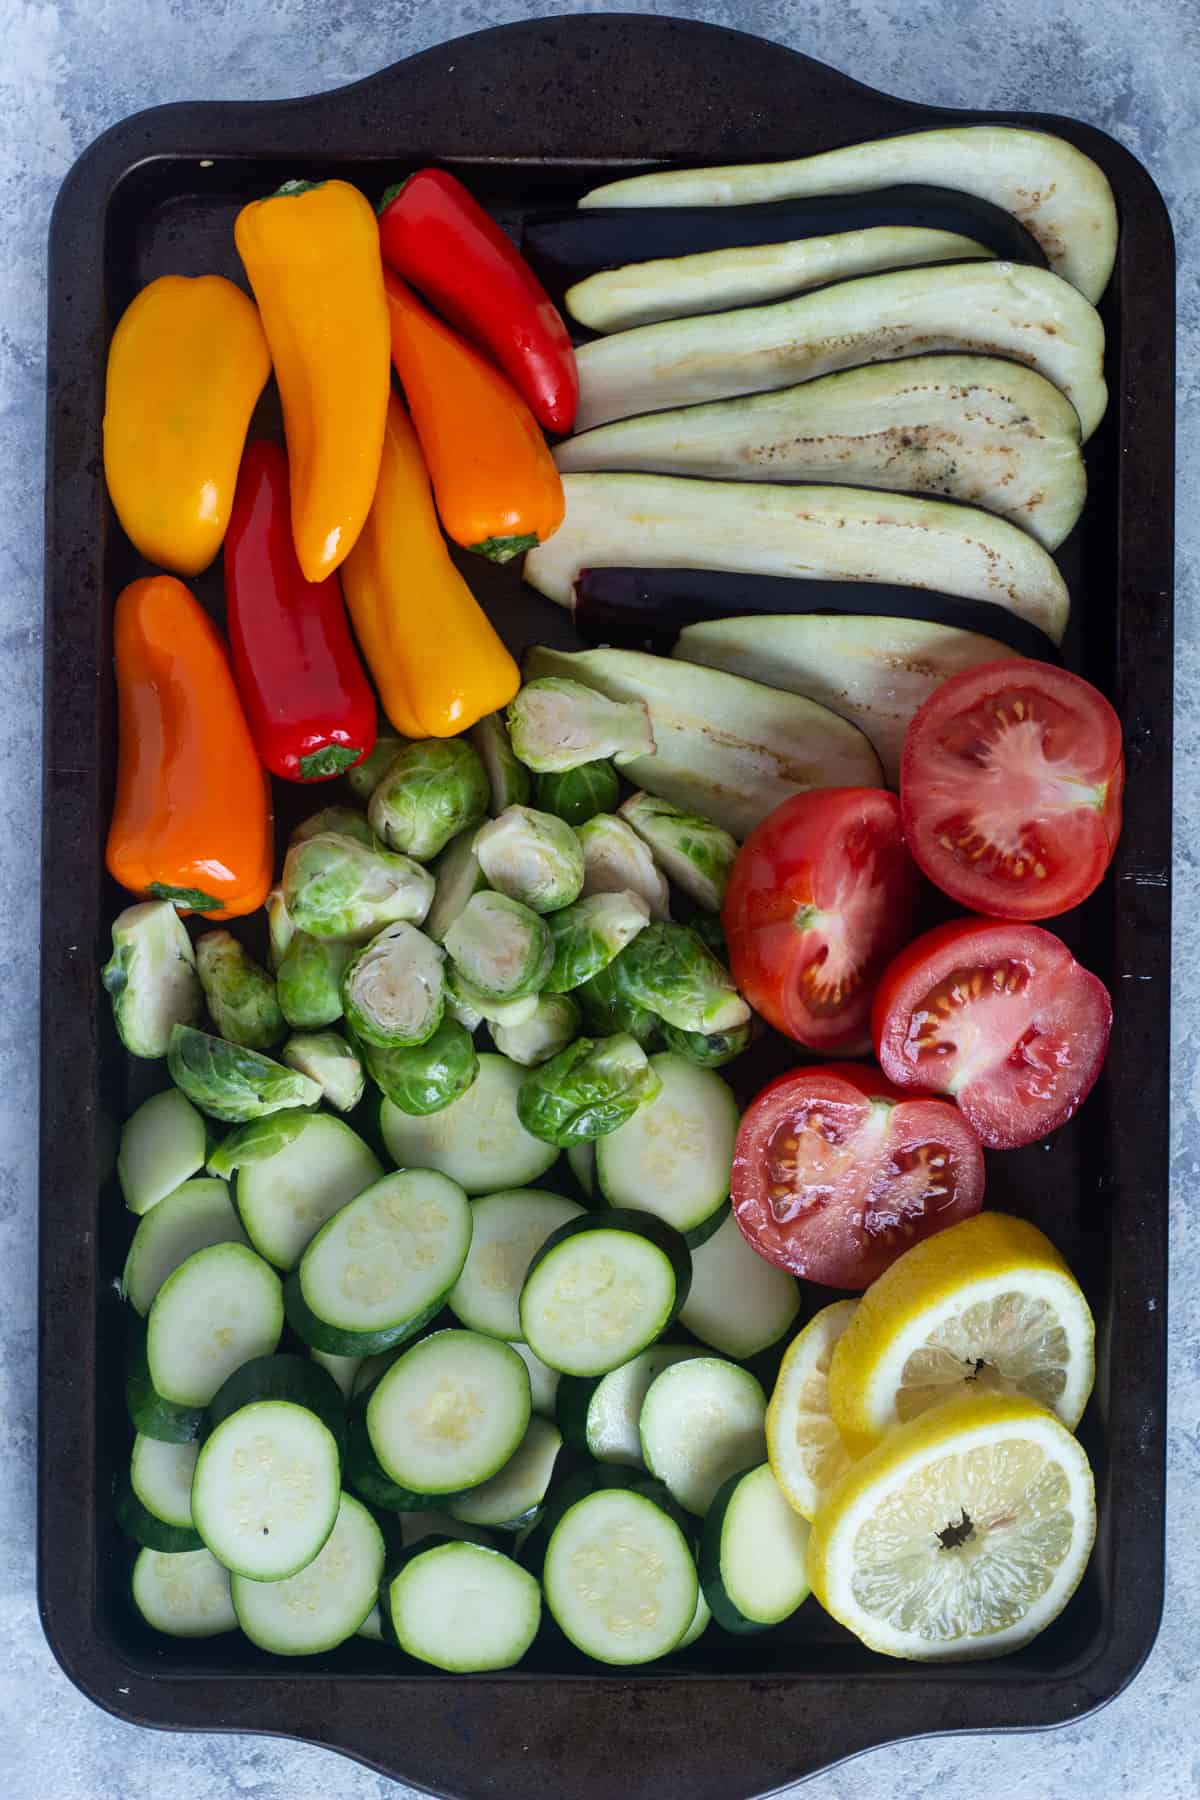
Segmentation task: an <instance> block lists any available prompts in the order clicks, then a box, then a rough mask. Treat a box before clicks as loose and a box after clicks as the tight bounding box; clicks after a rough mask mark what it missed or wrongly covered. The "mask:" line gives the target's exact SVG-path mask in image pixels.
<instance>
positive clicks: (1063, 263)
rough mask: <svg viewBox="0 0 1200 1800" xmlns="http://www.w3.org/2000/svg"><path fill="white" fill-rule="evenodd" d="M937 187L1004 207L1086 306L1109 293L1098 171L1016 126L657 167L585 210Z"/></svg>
mask: <svg viewBox="0 0 1200 1800" xmlns="http://www.w3.org/2000/svg"><path fill="white" fill-rule="evenodd" d="M898 181H905V182H939V183H945V184H946V185H948V186H951V187H953V188H955V189H957V190H959V191H960V192H961V193H963V194H970V195H973V196H974V197H976V198H978V199H981V200H987V201H989V202H990V203H991V204H992V205H994V206H1000V207H1003V209H1004V210H1005V211H1006V212H1008V213H1010V214H1011V215H1012V216H1013V218H1015V219H1017V220H1019V221H1020V223H1021V224H1022V225H1024V226H1025V227H1026V229H1027V230H1028V231H1030V232H1031V233H1032V235H1033V236H1034V237H1035V238H1036V239H1037V241H1038V243H1039V244H1041V246H1042V248H1043V250H1044V251H1045V254H1046V258H1047V261H1048V262H1049V265H1050V267H1051V268H1052V269H1053V270H1054V271H1055V272H1056V273H1057V274H1059V275H1061V276H1062V277H1063V278H1064V279H1065V280H1067V281H1069V282H1070V283H1071V285H1072V286H1073V287H1077V288H1078V289H1079V291H1080V293H1081V294H1084V295H1085V296H1086V297H1087V299H1089V300H1092V301H1095V300H1098V299H1099V298H1100V296H1101V294H1102V293H1103V292H1104V290H1105V288H1106V287H1107V286H1108V281H1109V277H1110V276H1111V274H1112V269H1113V263H1114V261H1115V260H1116V254H1117V207H1116V202H1115V200H1114V199H1113V193H1112V189H1111V187H1110V186H1109V184H1108V178H1107V176H1106V175H1105V173H1104V171H1103V169H1101V168H1099V167H1098V165H1097V164H1096V163H1094V162H1093V161H1092V159H1091V158H1090V157H1089V156H1085V155H1084V154H1083V152H1082V151H1081V150H1077V149H1076V148H1075V146H1074V145H1073V144H1069V143H1067V142H1066V140H1065V139H1064V138H1060V137H1055V136H1054V135H1053V134H1052V133H1050V132H1046V131H1031V130H1028V129H1026V128H1025V127H1023V126H1013V125H945V126H936V127H934V128H933V129H932V130H927V131H909V132H900V133H897V134H896V135H895V136H894V137H889V138H873V139H871V140H870V141H869V142H867V143H862V144H847V145H845V146H844V147H843V148H842V149H840V150H826V151H823V152H822V153H821V154H819V155H817V156H803V157H798V158H795V159H793V160H792V161H788V162H773V163H740V164H731V165H728V166H726V167H722V168H709V169H661V170H652V171H651V173H650V174H648V175H634V176H632V177H629V178H626V179H625V180H622V181H610V182H606V183H605V184H604V186H603V187H598V188H593V189H592V190H591V192H590V193H588V194H585V195H584V197H583V199H582V200H581V201H580V202H579V204H580V207H581V208H582V209H587V210H591V209H593V208H604V209H607V208H609V207H669V206H678V207H693V206H742V205H747V204H749V205H755V204H762V203H765V202H771V201H791V200H798V199H802V198H808V197H810V196H812V195H817V194H823V195H831V196H832V195H845V194H856V195H862V194H864V193H866V192H870V191H872V190H877V189H880V188H890V187H893V186H894V185H895V184H896V183H897V182H898Z"/></svg>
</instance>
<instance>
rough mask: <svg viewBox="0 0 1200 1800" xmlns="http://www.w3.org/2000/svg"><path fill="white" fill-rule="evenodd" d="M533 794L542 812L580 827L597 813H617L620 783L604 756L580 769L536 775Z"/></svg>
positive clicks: (615, 772) (582, 765)
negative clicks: (552, 814)
mask: <svg viewBox="0 0 1200 1800" xmlns="http://www.w3.org/2000/svg"><path fill="white" fill-rule="evenodd" d="M533 794H534V799H535V800H536V801H537V803H538V805H539V806H540V807H541V809H542V811H543V812H548V813H554V814H555V816H556V817H557V818H560V819H563V820H564V821H565V822H566V823H567V824H568V825H573V826H575V827H578V826H580V825H586V824H587V821H588V820H589V819H594V818H595V816H596V814H597V813H610V812H616V810H617V801H618V800H619V799H620V798H621V783H620V781H619V780H618V777H617V771H616V770H615V769H614V768H613V766H612V764H611V763H610V762H609V761H608V760H607V758H604V757H602V758H601V759H600V761H599V762H587V763H580V765H579V767H578V768H577V769H562V770H560V771H559V772H558V773H557V774H554V773H548V774H545V775H539V776H537V778H536V779H535V781H534V784H533Z"/></svg>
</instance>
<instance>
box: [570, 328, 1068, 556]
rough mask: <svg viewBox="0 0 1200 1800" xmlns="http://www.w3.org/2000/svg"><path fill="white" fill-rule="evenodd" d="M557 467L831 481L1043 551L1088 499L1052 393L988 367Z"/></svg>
mask: <svg viewBox="0 0 1200 1800" xmlns="http://www.w3.org/2000/svg"><path fill="white" fill-rule="evenodd" d="M554 456H555V461H556V462H557V463H558V466H559V468H560V469H562V470H564V471H568V470H570V471H574V470H579V469H645V470H649V471H651V472H654V473H657V474H661V475H703V476H712V477H714V478H716V479H718V480H726V479H728V480H736V481H816V482H822V481H836V482H852V483H854V484H856V485H857V486H860V487H869V488H888V489H893V490H896V491H898V492H902V493H903V492H907V493H920V494H934V495H944V496H946V497H948V498H950V499H952V500H965V501H966V502H968V504H970V505H972V506H981V507H983V508H984V509H985V511H987V512H994V513H999V514H1000V515H1001V517H1002V518H1006V519H1011V520H1012V522H1013V524H1015V525H1021V526H1023V527H1024V529H1025V530H1026V531H1028V532H1030V533H1031V534H1032V535H1033V536H1034V537H1035V538H1037V540H1038V542H1039V543H1041V544H1043V545H1044V546H1045V547H1046V549H1047V550H1054V549H1056V548H1057V547H1058V545H1059V544H1061V542H1062V541H1063V539H1064V538H1065V537H1066V536H1067V534H1068V532H1069V531H1070V530H1071V528H1072V527H1073V526H1074V524H1075V522H1076V520H1077V519H1078V518H1079V515H1080V513H1081V512H1082V511H1083V503H1084V500H1085V499H1086V498H1087V473H1086V471H1085V469H1084V466H1083V456H1082V454H1081V452H1080V448H1079V417H1078V414H1077V413H1076V411H1075V408H1074V407H1073V406H1072V405H1071V402H1070V401H1069V400H1068V399H1067V398H1066V396H1065V395H1064V394H1062V393H1060V392H1059V390H1058V388H1056V387H1055V386H1054V385H1053V383H1052V382H1049V381H1047V380H1046V378H1045V377H1044V376H1043V375H1039V374H1038V373H1037V371H1036V370H1035V369H1029V368H1025V367H1023V366H1022V364H1020V363H1017V362H1005V361H1002V360H1001V358H999V357H996V356H950V355H945V356H907V357H902V358H901V359H900V360H899V361H898V362H881V363H871V364H869V365H867V366H866V367H864V368H858V369H843V370H840V371H839V372H838V373H837V374H834V375H825V376H822V377H821V378H820V379H818V380H816V381H806V382H803V383H801V385H800V386H799V387H790V388H781V389H778V390H777V391H775V392H773V393H767V394H751V395H749V396H744V397H740V398H738V399H734V400H716V401H713V402H711V403H710V404H709V405H707V406H687V407H683V408H681V409H676V410H675V411H671V412H652V413H643V414H642V415H641V416H640V417H638V418H633V419H622V420H619V421H617V422H616V423H614V424H611V425H600V426H598V427H597V428H596V429H595V430H594V431H585V432H583V433H581V435H580V436H578V437H573V438H568V439H567V440H566V442H565V443H562V444H559V445H558V447H557V449H556V450H555V453H554Z"/></svg>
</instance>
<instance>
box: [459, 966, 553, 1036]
mask: <svg viewBox="0 0 1200 1800" xmlns="http://www.w3.org/2000/svg"><path fill="white" fill-rule="evenodd" d="M537 1003H538V996H537V995H536V994H522V995H521V997H520V998H519V999H517V1000H494V999H493V998H492V996H491V995H490V994H485V993H483V992H482V990H481V989H479V988H477V987H476V986H475V983H474V982H473V981H469V980H468V979H467V977H466V976H465V975H464V974H463V972H462V970H461V969H459V968H456V967H455V965H454V963H453V962H452V963H451V964H450V967H449V969H448V970H447V971H446V1011H447V1012H448V1013H449V1014H450V1016H451V1018H454V1019H457V1020H458V1022H459V1024H460V1025H461V1026H463V1028H464V1029H465V1030H467V1031H475V1030H476V1029H477V1028H478V1026H480V1025H481V1024H482V1023H483V1021H484V1020H485V1019H486V1020H487V1022H488V1024H489V1025H525V1024H527V1023H528V1022H529V1020H530V1019H532V1018H533V1016H534V1014H535V1013H536V1012H537Z"/></svg>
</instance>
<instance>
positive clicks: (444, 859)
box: [425, 825, 487, 944]
mask: <svg viewBox="0 0 1200 1800" xmlns="http://www.w3.org/2000/svg"><path fill="white" fill-rule="evenodd" d="M433 877H434V880H435V882H436V883H437V886H436V887H435V889H434V893H433V905H432V906H431V907H430V909H429V912H428V914H427V916H426V919H425V932H426V935H427V936H428V937H431V938H432V939H433V941H434V943H435V944H440V943H443V942H444V941H445V937H446V933H447V932H448V931H449V929H450V927H451V926H452V925H453V923H454V921H455V919H457V917H458V915H459V913H460V912H461V911H462V909H463V907H464V906H465V905H466V904H467V901H468V900H469V899H470V898H471V896H472V894H478V893H481V892H482V890H483V889H484V888H485V887H486V886H487V881H486V880H485V878H484V873H483V870H482V869H481V868H480V866H479V858H478V857H477V856H476V854H475V827H474V826H473V825H470V826H468V827H467V829H466V831H460V832H459V834H458V836H457V837H456V838H451V840H450V842H449V843H448V844H447V845H446V848H445V849H444V850H443V851H442V853H441V855H440V856H439V857H438V859H437V861H436V862H435V863H434V865H433Z"/></svg>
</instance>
